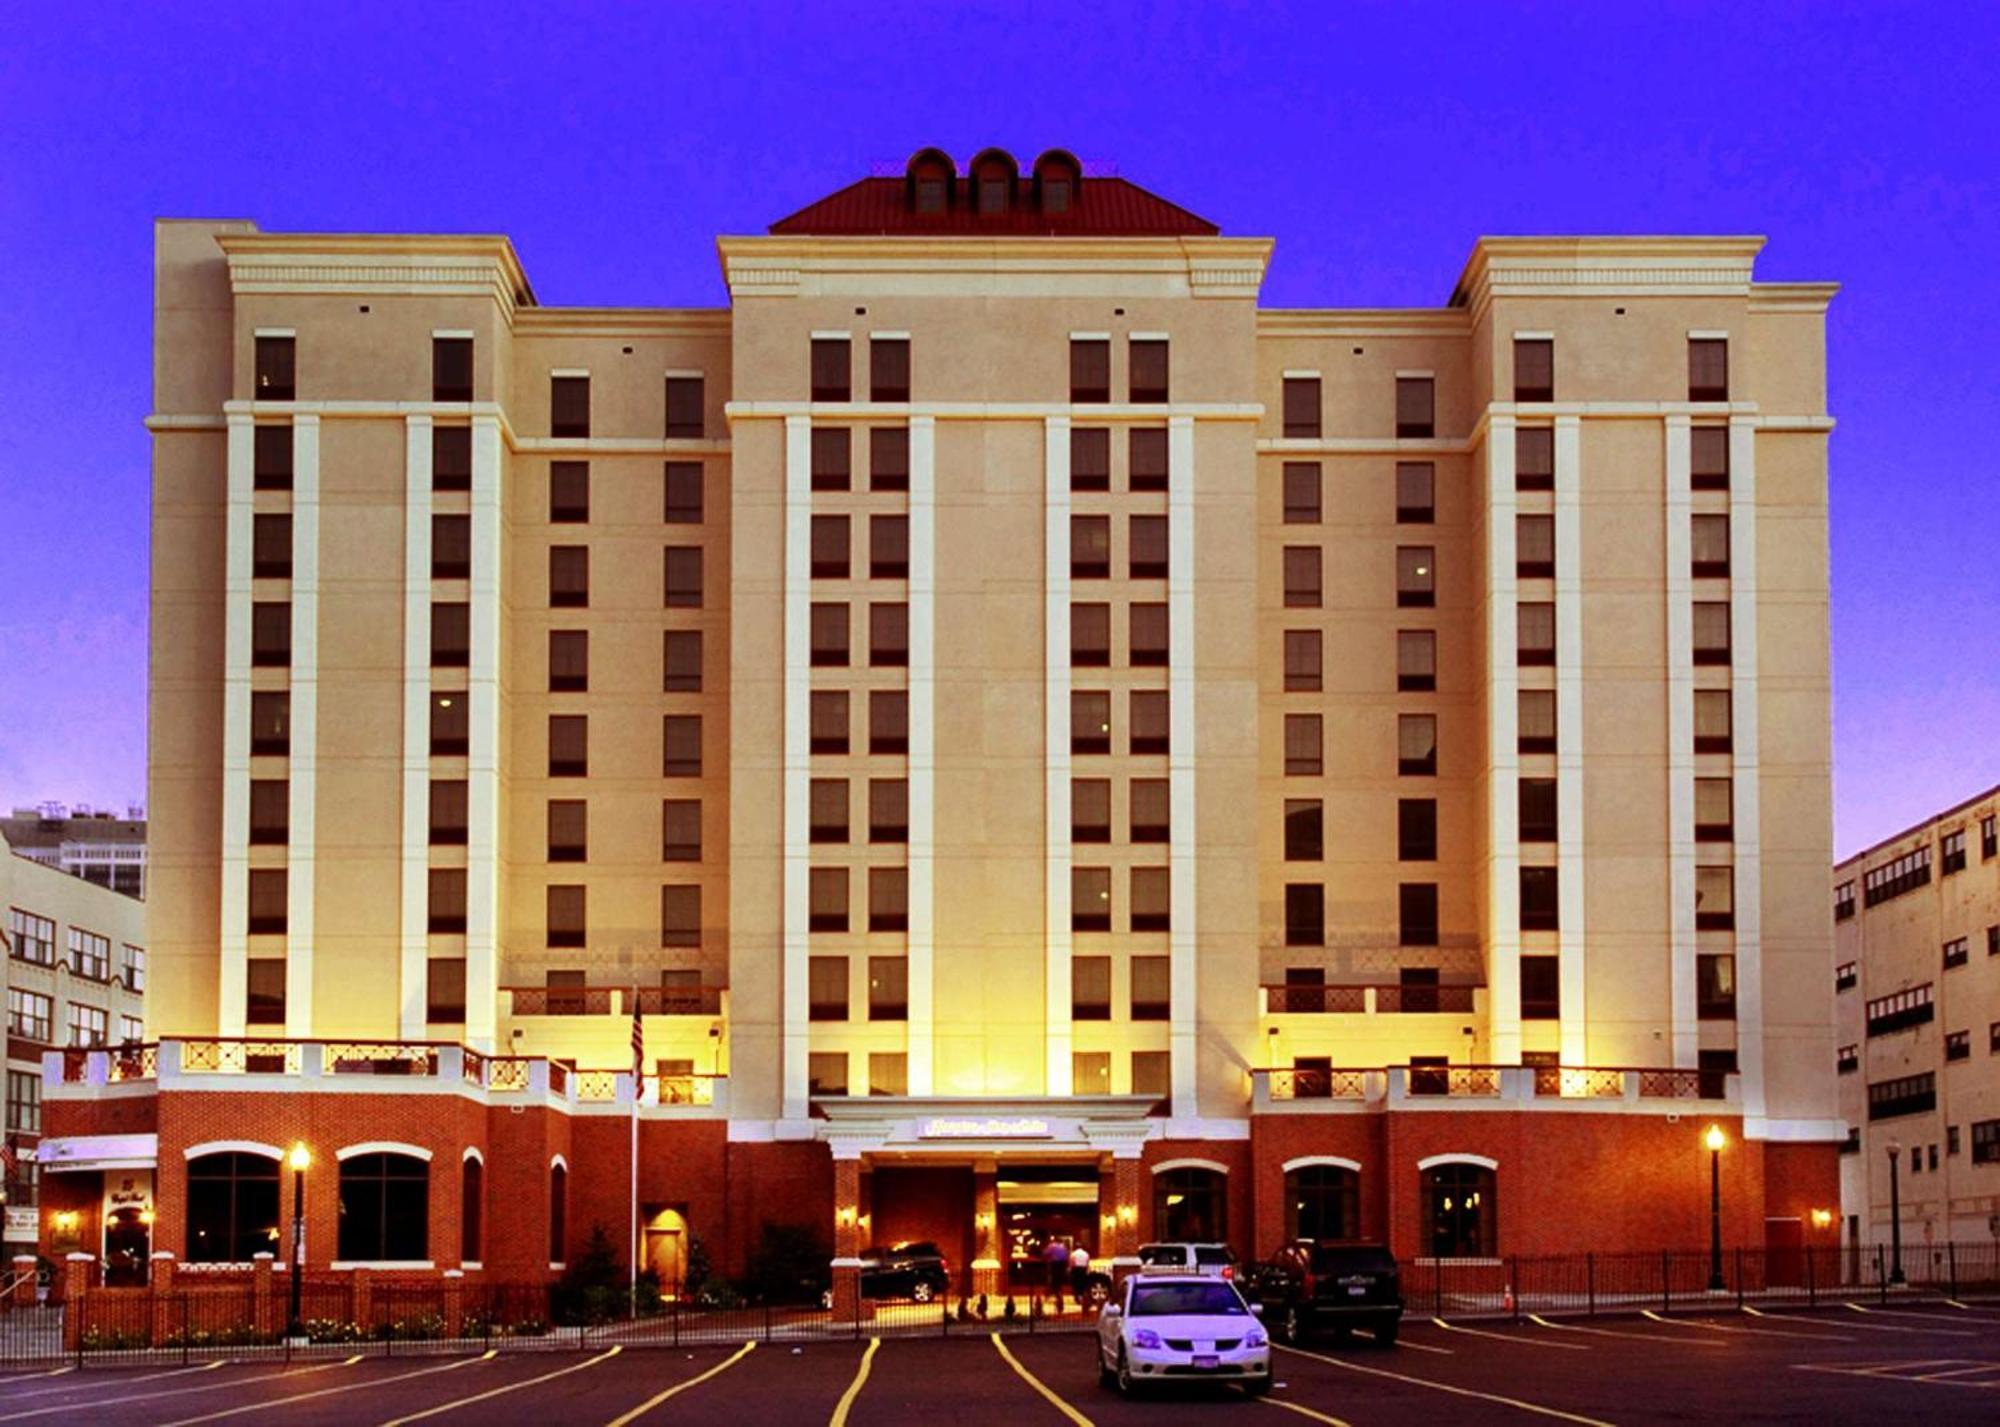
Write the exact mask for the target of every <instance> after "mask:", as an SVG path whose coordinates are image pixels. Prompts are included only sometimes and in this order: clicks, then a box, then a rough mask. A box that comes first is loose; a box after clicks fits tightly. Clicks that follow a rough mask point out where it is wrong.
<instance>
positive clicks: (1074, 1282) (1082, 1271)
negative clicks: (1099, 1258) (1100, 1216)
mask: <svg viewBox="0 0 2000 1427" xmlns="http://www.w3.org/2000/svg"><path fill="white" fill-rule="evenodd" d="M1089 1287H1090V1250H1089V1249H1086V1248H1085V1247H1084V1246H1083V1240H1081V1239H1078V1240H1077V1241H1076V1247H1075V1248H1073V1249H1071V1250H1070V1251H1069V1291H1070V1293H1071V1294H1072V1295H1074V1296H1075V1298H1076V1301H1077V1302H1078V1303H1082V1302H1083V1300H1084V1297H1085V1295H1086V1292H1087V1290H1088V1289H1089Z"/></svg>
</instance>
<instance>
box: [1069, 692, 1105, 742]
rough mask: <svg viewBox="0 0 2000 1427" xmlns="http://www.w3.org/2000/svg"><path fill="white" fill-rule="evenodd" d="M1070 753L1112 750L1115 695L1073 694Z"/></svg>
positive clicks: (1070, 712) (1070, 699) (1071, 698)
mask: <svg viewBox="0 0 2000 1427" xmlns="http://www.w3.org/2000/svg"><path fill="white" fill-rule="evenodd" d="M1069 751H1070V752H1071V753H1072V754H1077V753H1109V752H1110V751H1111V695H1110V694H1107V693H1096V692H1082V691H1072V692H1071V694H1070V696H1069Z"/></svg>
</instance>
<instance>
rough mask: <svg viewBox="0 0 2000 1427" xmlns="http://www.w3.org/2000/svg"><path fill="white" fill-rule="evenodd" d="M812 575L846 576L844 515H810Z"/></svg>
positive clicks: (831, 578)
mask: <svg viewBox="0 0 2000 1427" xmlns="http://www.w3.org/2000/svg"><path fill="white" fill-rule="evenodd" d="M811 561H812V577H813V578H814V579H815V580H844V579H846V578H847V576H848V571H849V560H848V521H847V517H846V516H844V515H815V516H814V517H812V545H811Z"/></svg>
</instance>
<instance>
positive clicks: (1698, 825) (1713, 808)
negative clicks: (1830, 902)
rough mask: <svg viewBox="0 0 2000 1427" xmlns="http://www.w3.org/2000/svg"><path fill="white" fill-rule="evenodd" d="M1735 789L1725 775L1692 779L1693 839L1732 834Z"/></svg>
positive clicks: (1712, 839)
mask: <svg viewBox="0 0 2000 1427" xmlns="http://www.w3.org/2000/svg"><path fill="white" fill-rule="evenodd" d="M1735 792H1736V789H1735V783H1734V782H1733V780H1731V779H1728V778H1697V779H1695V780H1694V836H1695V841H1696V842H1728V841H1729V840H1730V839H1731V838H1732V837H1734V836H1735V835H1736V796H1735ZM1849 885H1850V886H1851V885H1852V884H1851V883H1850V884H1849Z"/></svg>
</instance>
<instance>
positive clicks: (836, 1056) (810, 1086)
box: [806, 1050, 847, 1095]
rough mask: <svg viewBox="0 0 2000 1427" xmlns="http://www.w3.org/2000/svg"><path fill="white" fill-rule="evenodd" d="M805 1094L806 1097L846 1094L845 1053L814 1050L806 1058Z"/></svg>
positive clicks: (841, 1051) (842, 1051)
mask: <svg viewBox="0 0 2000 1427" xmlns="http://www.w3.org/2000/svg"><path fill="white" fill-rule="evenodd" d="M806 1093H807V1094H808V1095H845V1094H846V1093H847V1052H846V1051H844V1050H834V1051H821V1050H816V1051H813V1052H812V1053H811V1054H810V1055H808V1056H807V1057H806Z"/></svg>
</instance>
